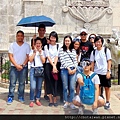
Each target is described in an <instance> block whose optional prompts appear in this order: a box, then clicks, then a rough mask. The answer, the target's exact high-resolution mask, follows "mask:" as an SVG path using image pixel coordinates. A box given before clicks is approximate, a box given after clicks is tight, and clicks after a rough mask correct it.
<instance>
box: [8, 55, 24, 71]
mask: <svg viewBox="0 0 120 120" xmlns="http://www.w3.org/2000/svg"><path fill="white" fill-rule="evenodd" d="M8 56H9V60H10V62H11V63H12V64H13V65H14V66H15V67H16V68H17V69H18V70H19V71H20V70H21V69H22V66H21V65H19V64H17V63H16V61H15V60H14V58H13V54H12V53H9V54H8Z"/></svg>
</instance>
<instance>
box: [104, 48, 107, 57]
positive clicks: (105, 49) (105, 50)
mask: <svg viewBox="0 0 120 120" xmlns="http://www.w3.org/2000/svg"><path fill="white" fill-rule="evenodd" d="M104 52H105V55H106V58H107V47H105V48H104Z"/></svg>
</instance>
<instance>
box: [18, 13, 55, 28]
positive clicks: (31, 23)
mask: <svg viewBox="0 0 120 120" xmlns="http://www.w3.org/2000/svg"><path fill="white" fill-rule="evenodd" d="M40 24H44V25H45V26H46V27H49V26H50V27H52V26H53V25H54V24H55V22H54V21H53V20H52V19H51V18H49V17H47V16H44V15H41V16H29V17H25V18H22V19H21V20H20V21H19V23H18V24H17V26H24V27H38V26H39V25H40Z"/></svg>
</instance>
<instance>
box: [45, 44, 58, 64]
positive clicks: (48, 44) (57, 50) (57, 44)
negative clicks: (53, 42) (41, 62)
mask: <svg viewBox="0 0 120 120" xmlns="http://www.w3.org/2000/svg"><path fill="white" fill-rule="evenodd" d="M58 48H59V44H57V51H58ZM47 49H48V50H49V44H47ZM45 61H47V58H46V60H45ZM45 63H46V62H45Z"/></svg>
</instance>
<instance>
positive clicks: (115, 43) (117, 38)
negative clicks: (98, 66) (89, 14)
mask: <svg viewBox="0 0 120 120" xmlns="http://www.w3.org/2000/svg"><path fill="white" fill-rule="evenodd" d="M105 45H106V46H107V47H108V48H109V49H110V50H111V54H112V58H113V60H114V61H115V63H116V64H120V32H119V31H117V30H116V29H112V35H111V37H110V38H109V39H108V40H107V41H106V44H105Z"/></svg>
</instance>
